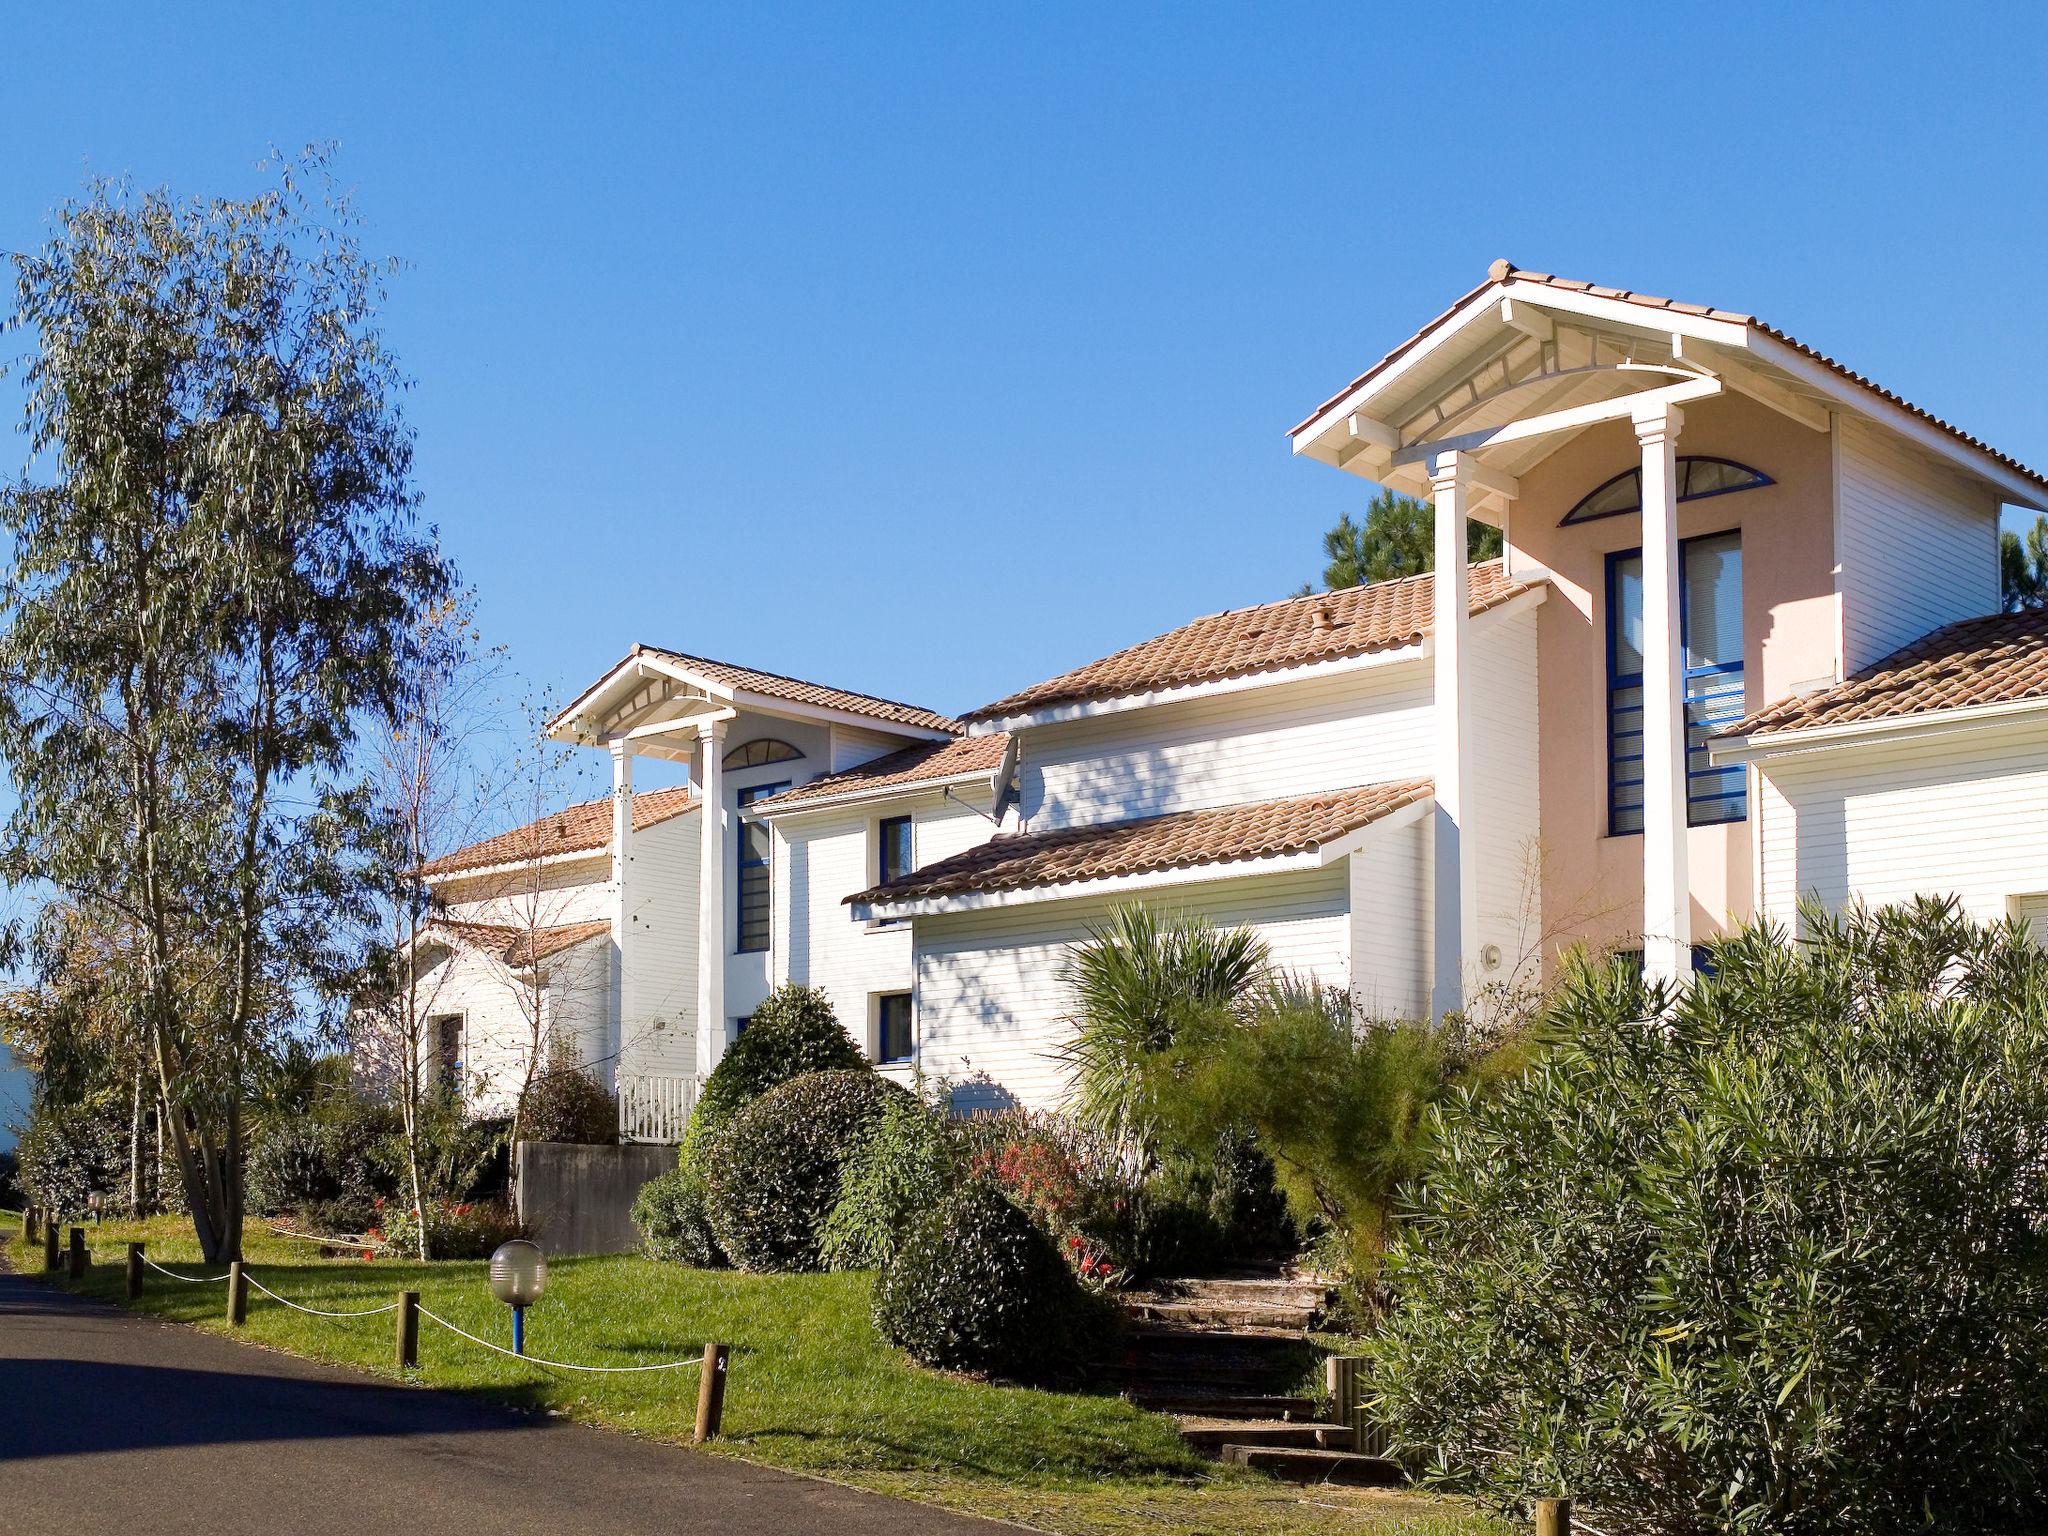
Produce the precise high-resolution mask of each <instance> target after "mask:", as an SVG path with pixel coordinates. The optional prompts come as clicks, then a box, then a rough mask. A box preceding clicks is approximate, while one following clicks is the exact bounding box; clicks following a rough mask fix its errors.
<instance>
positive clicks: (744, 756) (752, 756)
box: [725, 736, 803, 768]
mask: <svg viewBox="0 0 2048 1536" xmlns="http://www.w3.org/2000/svg"><path fill="white" fill-rule="evenodd" d="M802 756H803V753H801V752H799V751H797V749H796V748H795V747H792V746H791V745H790V744H789V743H788V742H786V741H777V740H776V739H775V738H774V737H772V736H760V737H756V738H755V739H754V740H753V741H743V742H741V743H740V744H739V745H738V746H736V747H734V748H733V749H732V750H731V751H730V752H728V753H726V754H725V766H726V767H728V768H765V767H767V766H768V764H770V763H793V762H796V761H797V760H798V759H799V758H801V757H802Z"/></svg>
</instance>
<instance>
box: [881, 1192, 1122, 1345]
mask: <svg viewBox="0 0 2048 1536" xmlns="http://www.w3.org/2000/svg"><path fill="white" fill-rule="evenodd" d="M874 1316H875V1327H876V1328H877V1329H879V1330H880V1331H881V1333H882V1336H883V1337H884V1338H886V1339H888V1340H889V1341H890V1342H891V1343H893V1344H895V1345H896V1346H897V1347H898V1348H900V1349H903V1350H905V1351H907V1352H908V1353H909V1354H910V1355H911V1356H912V1357H913V1358H914V1359H916V1360H919V1361H922V1362H923V1363H924V1364H926V1365H930V1366H936V1367H939V1368H941V1369H944V1370H966V1371H981V1372H984V1373H986V1374H988V1375H991V1376H1004V1377H1009V1378H1011V1379H1013V1380H1017V1381H1025V1382H1037V1381H1045V1380H1052V1379H1057V1378H1061V1377H1066V1376H1071V1375H1073V1374H1076V1373H1077V1372H1078V1371H1079V1369H1080V1368H1081V1367H1082V1366H1083V1365H1084V1364H1085V1363H1086V1362H1087V1361H1088V1360H1089V1359H1090V1358H1091V1357H1092V1356H1094V1355H1095V1354H1096V1353H1097V1352H1098V1351H1099V1350H1100V1349H1101V1347H1102V1345H1103V1344H1104V1342H1105V1341H1106V1339H1107V1336H1108V1331H1109V1322H1108V1318H1107V1304H1106V1303H1104V1302H1103V1301H1102V1300H1101V1299H1100V1298H1098V1297H1095V1296H1092V1295H1090V1294H1089V1293H1088V1292H1087V1291H1086V1290H1085V1289H1083V1287H1082V1285H1081V1282H1080V1281H1079V1280H1077V1279H1076V1278H1075V1277H1074V1272H1073V1271H1072V1270H1071V1269H1069V1268H1068V1267H1067V1265H1066V1261H1065V1260H1063V1259H1062V1258H1061V1257H1060V1255H1059V1251H1058V1250H1057V1249H1056V1248H1055V1247H1054V1246H1053V1243H1052V1239H1051V1238H1049V1237H1047V1236H1046V1235H1045V1233H1044V1232H1042V1231H1040V1230H1039V1228H1038V1226H1037V1225H1036V1224H1035V1223H1034V1222H1033V1221H1032V1220H1031V1218H1030V1217H1029V1216H1027V1215H1025V1214H1024V1212H1023V1211H1021V1210H1019V1209H1018V1208H1017V1207H1016V1205H1014V1204H1013V1203H1011V1201H1010V1200H1009V1198H1008V1197H1007V1196H1005V1195H1004V1194H1003V1192H1002V1191H1001V1190H999V1189H997V1188H996V1187H995V1186H994V1185H993V1184H991V1183H989V1182H988V1181H987V1180H984V1179H972V1180H969V1181H968V1182H967V1183H966V1184H963V1185H962V1186H960V1187H959V1188H958V1189H956V1190H954V1191H953V1192H952V1193H951V1194H949V1195H948V1196H946V1198H945V1199H943V1200H941V1201H940V1202H939V1203H938V1204H937V1205H936V1206H933V1207H932V1208H931V1209H930V1210H928V1211H927V1212H926V1213H925V1214H924V1216H923V1217H922V1218H921V1219H920V1220H919V1221H918V1222H917V1223H916V1224H915V1225H914V1226H913V1227H912V1228H911V1229H910V1232H909V1233H908V1234H907V1235H906V1236H905V1238H904V1239H903V1242H902V1244H901V1245H900V1246H899V1247H898V1248H897V1250H896V1257H895V1259H894V1261H893V1262H892V1263H891V1264H890V1265H889V1267H888V1268H887V1269H886V1270H884V1271H883V1273H882V1278H881V1280H880V1282H879V1283H878V1284H877V1285H876V1287H875V1306H874Z"/></svg>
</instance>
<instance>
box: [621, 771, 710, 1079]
mask: <svg viewBox="0 0 2048 1536" xmlns="http://www.w3.org/2000/svg"><path fill="white" fill-rule="evenodd" d="M702 837H703V825H702V821H701V818H700V817H699V816H698V815H697V814H696V813H695V812H692V813H690V814H689V815H686V816H674V817H671V818H670V819H669V820H667V821H664V822H660V823H658V824H657V825H655V826H652V827H646V828H643V829H642V830H640V831H637V832H635V833H634V834H633V862H632V866H631V868H630V869H629V870H628V872H627V876H626V891H627V896H628V903H627V913H626V916H627V919H628V923H629V929H628V933H627V938H626V943H627V949H626V963H627V964H629V965H630V966H631V967H632V976H631V979H630V981H629V982H628V984H627V985H626V987H625V993H626V997H627V999H628V1005H629V1007H630V1008H631V1010H632V1016H631V1017H630V1018H624V1019H621V1020H620V1023H619V1037H618V1043H617V1045H616V1047H615V1049H616V1051H617V1055H618V1069H619V1070H620V1071H622V1072H628V1073H643V1074H651V1075H655V1076H680V1075H687V1074H690V1073H694V1072H695V1071H696V1070H697V881H698V845H699V840H700V839H701V838H702Z"/></svg>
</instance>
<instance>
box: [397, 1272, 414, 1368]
mask: <svg viewBox="0 0 2048 1536" xmlns="http://www.w3.org/2000/svg"><path fill="white" fill-rule="evenodd" d="M395 1342H396V1344H397V1355H398V1368H399V1369H400V1370H401V1371H402V1370H405V1369H407V1368H408V1367H410V1366H415V1365H418V1364H419V1363H420V1293H419V1292H418V1291H400V1292H399V1293H398V1337H397V1339H396V1341H395Z"/></svg>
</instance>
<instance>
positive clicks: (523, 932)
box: [430, 918, 612, 970]
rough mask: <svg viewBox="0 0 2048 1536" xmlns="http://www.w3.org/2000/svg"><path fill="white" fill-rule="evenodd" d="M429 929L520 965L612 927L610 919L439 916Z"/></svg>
mask: <svg viewBox="0 0 2048 1536" xmlns="http://www.w3.org/2000/svg"><path fill="white" fill-rule="evenodd" d="M430 931H438V932H442V933H446V934H449V935H450V936H451V937H453V938H456V939H458V940H460V941H461V942H462V943H464V944H466V945H468V946H469V947H470V948H471V949H480V950H482V951H484V952H485V953H486V954H488V955H490V956H492V957H493V958H494V959H496V960H497V961H499V962H500V963H501V964H504V965H509V966H512V967H514V968H516V969H522V970H523V969H524V968H525V967H527V966H529V965H531V964H533V963H534V961H535V960H545V959H547V958H548V956H550V955H559V954H560V953H561V952H562V951H563V950H565V949H574V948H575V947H576V946H577V945H578V944H581V943H583V942H585V941H586V940H589V939H594V938H596V937H598V936H599V935H600V934H608V933H610V932H611V931H612V925H611V924H610V923H563V924H560V925H559V926H557V927H553V928H518V927H508V926H506V925H504V924H501V923H458V922H454V921H452V920H450V919H445V918H444V919H441V920H439V921H437V922H435V923H434V924H433V925H432V928H431V930H430Z"/></svg>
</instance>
